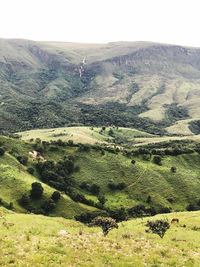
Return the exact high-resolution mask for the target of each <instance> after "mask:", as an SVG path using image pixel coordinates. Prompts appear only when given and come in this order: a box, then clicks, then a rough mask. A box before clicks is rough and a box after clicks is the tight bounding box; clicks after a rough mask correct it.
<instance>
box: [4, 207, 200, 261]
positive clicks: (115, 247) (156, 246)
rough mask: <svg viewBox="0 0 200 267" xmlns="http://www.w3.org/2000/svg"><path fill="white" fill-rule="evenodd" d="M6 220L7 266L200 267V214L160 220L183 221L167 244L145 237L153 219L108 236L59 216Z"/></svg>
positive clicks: (169, 233)
mask: <svg viewBox="0 0 200 267" xmlns="http://www.w3.org/2000/svg"><path fill="white" fill-rule="evenodd" d="M0 215H1V216H0V224H1V227H0V236H1V238H0V255H1V257H0V265H1V266H10V265H12V266H200V257H199V255H200V254H199V253H200V247H199V243H200V232H199V229H198V228H195V227H197V226H198V225H199V224H200V212H199V211H198V212H184V213H176V214H167V215H157V216H155V217H154V219H157V218H164V217H168V219H169V220H171V218H173V217H174V216H176V217H178V218H179V219H180V224H179V225H177V224H174V225H172V226H171V228H170V229H169V230H168V231H167V232H166V235H165V236H164V238H163V239H161V238H160V237H158V236H157V235H154V234H147V233H146V232H145V228H146V227H145V223H146V221H147V220H148V219H152V218H144V219H134V220H130V221H127V222H123V223H120V224H119V229H118V230H112V231H111V232H110V233H109V234H108V236H107V237H104V236H103V235H102V232H101V229H100V228H88V227H86V226H84V225H82V224H81V223H79V222H76V221H73V220H66V219H63V218H59V217H56V218H51V217H44V216H41V215H32V214H30V215H28V214H26V215H25V214H15V213H13V212H7V211H6V210H5V209H3V208H0ZM184 224H185V225H186V227H183V225H184ZM63 230H64V231H63Z"/></svg>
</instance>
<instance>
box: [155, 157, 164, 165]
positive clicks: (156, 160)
mask: <svg viewBox="0 0 200 267" xmlns="http://www.w3.org/2000/svg"><path fill="white" fill-rule="evenodd" d="M161 161H162V158H161V157H160V156H154V157H153V162H154V163H155V164H157V165H162V163H161Z"/></svg>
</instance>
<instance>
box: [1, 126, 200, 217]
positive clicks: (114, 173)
mask: <svg viewBox="0 0 200 267" xmlns="http://www.w3.org/2000/svg"><path fill="white" fill-rule="evenodd" d="M75 129H76V128H75ZM84 130H85V132H86V133H87V134H88V133H93V132H94V133H96V135H97V136H100V137H102V136H104V135H100V134H99V133H98V131H99V129H98V131H97V132H95V131H96V128H94V129H93V130H91V129H89V128H84ZM45 131H46V132H45ZM73 131H74V129H73ZM115 131H116V132H117V131H119V133H120V129H118V130H117V129H115ZM36 132H37V131H36ZM63 132H64V131H63V130H62V133H63ZM122 132H123V130H122ZM130 132H131V131H128V132H127V135H129V134H130ZM133 132H134V131H133ZM31 133H32V132H31ZM41 133H42V131H40V135H39V136H40V137H41V138H42V136H43V135H42V134H41ZM56 133H58V134H59V133H60V129H59V130H56ZM131 133H132V132H131ZM34 134H35V132H34ZM44 134H45V135H46V136H48V135H49V134H51V135H52V134H55V133H54V132H51V131H50V132H48V131H47V130H44ZM84 134H85V133H84ZM45 135H44V136H45ZM33 136H35V135H27V133H26V135H24V138H27V139H28V140H29V138H30V137H33ZM93 136H94V135H93ZM61 137H64V138H66V137H65V136H61ZM55 138H57V139H59V138H60V136H57V137H55ZM70 139H71V138H70ZM135 139H136V138H135ZM149 139H150V140H152V139H154V138H153V137H152V138H149ZM5 140H7V141H5V147H6V149H7V152H6V154H5V155H4V156H3V157H2V158H0V163H1V165H0V166H1V169H2V177H3V178H4V179H2V181H1V183H2V188H4V190H3V191H2V197H3V198H4V197H5V199H7V198H8V199H7V200H6V201H7V202H9V201H10V202H13V199H15V201H17V199H18V197H19V195H20V194H22V193H23V192H24V191H27V192H28V189H29V190H30V184H31V182H32V181H34V180H38V179H39V174H38V173H37V170H36V169H35V168H36V163H37V161H36V160H34V159H32V158H31V157H30V156H29V161H28V166H27V167H24V169H23V171H22V172H21V173H19V170H18V168H17V166H18V165H17V164H18V162H17V161H16V159H15V158H14V157H13V156H12V155H10V153H8V152H9V151H10V150H13V149H15V150H17V151H18V153H20V154H25V155H28V152H29V151H32V150H34V144H35V142H34V141H32V142H27V141H26V143H24V142H23V141H21V140H11V139H6V138H5ZM150 140H149V142H150ZM13 146H14V147H13ZM50 147H51V145H50V146H49V147H47V148H45V149H43V152H42V156H44V158H45V159H47V160H53V161H58V160H60V159H63V157H64V156H66V157H69V156H70V157H73V158H74V159H75V165H76V166H79V171H78V172H75V173H73V177H74V181H75V184H74V186H75V188H76V190H78V192H80V193H81V194H83V195H84V196H85V197H86V198H87V199H92V200H93V201H94V202H95V203H98V199H97V196H95V195H92V194H91V193H90V192H89V191H87V190H83V189H81V188H80V185H81V184H82V183H83V182H86V183H88V184H89V185H92V184H97V185H98V186H99V187H100V194H101V195H103V196H105V198H106V199H107V202H106V203H105V207H108V208H120V207H122V206H123V207H125V208H131V207H133V206H135V205H138V204H143V205H145V206H146V207H150V206H154V207H155V208H156V209H157V210H158V211H160V210H162V208H169V209H171V210H176V211H178V210H181V211H183V210H185V209H186V208H187V206H188V205H189V204H192V203H197V202H198V200H199V191H200V180H199V172H200V167H199V158H200V157H199V154H198V153H197V152H194V151H192V152H191V153H189V154H182V155H178V156H170V155H168V156H166V155H165V156H162V165H161V166H160V165H157V164H155V163H154V162H153V157H154V156H147V157H145V156H144V155H142V154H139V155H133V154H131V155H129V156H127V155H126V153H125V151H124V149H121V151H119V152H117V153H111V152H109V151H106V146H102V148H101V149H100V150H99V149H96V147H95V146H94V147H93V148H91V149H89V150H88V151H83V150H80V147H79V146H67V147H62V146H58V147H57V149H56V151H51V149H50ZM97 148H98V146H97ZM102 150H103V151H104V153H102ZM9 160H10V161H9ZM132 160H135V164H132ZM12 162H13V163H12ZM5 166H6V167H5ZM172 166H173V167H175V168H176V172H175V173H172V171H171V167H172ZM28 167H33V168H34V169H35V174H34V175H35V176H33V175H30V174H28V173H27V171H26V169H27V168H28ZM6 168H7V169H6ZM3 170H4V171H3ZM12 173H13V174H12ZM6 177H11V178H10V180H9V179H6ZM14 178H15V179H16V184H18V183H20V186H21V187H20V189H18V190H17V192H18V193H15V190H14V187H15V184H14V183H13V179H14ZM20 179H22V181H26V183H27V185H26V186H25V184H26V183H24V182H19V181H20ZM9 181H10V182H9ZM14 181H15V180H14ZM8 182H9V183H8ZM122 182H123V183H125V185H126V188H124V189H123V190H114V191H113V190H111V189H109V187H108V184H109V183H114V184H119V183H122ZM7 184H8V186H7ZM46 188H49V187H46ZM49 190H50V189H49ZM52 190H53V189H51V190H50V191H51V192H52ZM4 191H5V193H3V192H4ZM8 192H12V196H10V197H8V196H9V194H10V193H8ZM14 194H18V195H16V196H14ZM0 196H1V194H0ZM148 196H151V204H149V203H147V199H148ZM170 197H173V198H174V201H173V203H170V202H169V201H168V199H169V198H170ZM63 198H65V199H66V200H65V201H67V200H68V201H69V198H67V196H63ZM68 203H69V205H70V202H68ZM72 203H74V202H72ZM15 204H16V207H17V202H15ZM74 205H78V206H77V207H78V209H77V210H78V211H79V210H80V209H82V208H83V207H82V206H81V205H79V204H77V203H75V204H74ZM14 206H15V205H14ZM63 206H64V203H63ZM63 206H62V205H61V207H63ZM86 209H87V208H86ZM59 210H60V212H61V208H59ZM65 210H66V213H68V215H67V214H65V216H64V217H67V218H71V217H73V215H75V214H74V213H73V212H70V210H68V209H65ZM72 210H73V208H72ZM55 214H56V213H55Z"/></svg>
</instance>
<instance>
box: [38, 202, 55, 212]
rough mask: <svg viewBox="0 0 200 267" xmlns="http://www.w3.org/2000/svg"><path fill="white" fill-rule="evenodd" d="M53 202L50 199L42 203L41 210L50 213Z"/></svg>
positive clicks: (53, 206) (53, 207)
mask: <svg viewBox="0 0 200 267" xmlns="http://www.w3.org/2000/svg"><path fill="white" fill-rule="evenodd" d="M55 206H56V204H55V202H54V201H53V200H52V199H48V200H45V201H43V203H42V204H41V208H42V209H43V210H44V211H45V212H46V213H49V212H50V211H52V210H53V209H55Z"/></svg>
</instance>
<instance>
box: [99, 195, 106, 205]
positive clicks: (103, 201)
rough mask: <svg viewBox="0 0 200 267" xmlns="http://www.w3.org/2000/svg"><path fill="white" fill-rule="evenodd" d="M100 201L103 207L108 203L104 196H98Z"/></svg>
mask: <svg viewBox="0 0 200 267" xmlns="http://www.w3.org/2000/svg"><path fill="white" fill-rule="evenodd" d="M98 200H99V202H100V203H101V204H102V205H104V204H105V203H106V201H107V199H105V197H104V196H98Z"/></svg>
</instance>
